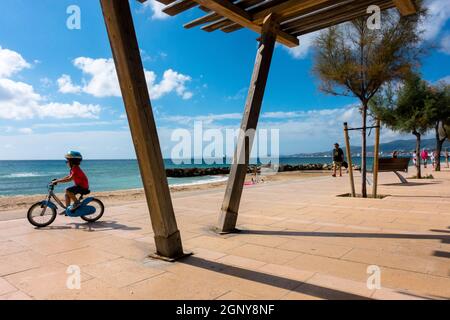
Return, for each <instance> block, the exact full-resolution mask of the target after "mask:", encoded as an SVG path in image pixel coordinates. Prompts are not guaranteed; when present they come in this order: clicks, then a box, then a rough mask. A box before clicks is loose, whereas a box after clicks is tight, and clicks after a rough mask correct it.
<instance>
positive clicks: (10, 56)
mask: <svg viewBox="0 0 450 320" xmlns="http://www.w3.org/2000/svg"><path fill="white" fill-rule="evenodd" d="M30 67H31V65H30V64H29V63H28V62H26V61H25V59H24V58H23V57H22V56H21V55H20V54H19V53H17V52H15V51H12V50H8V49H3V48H2V47H0V78H3V77H5V78H6V77H10V76H12V75H13V74H15V73H17V72H19V71H21V70H23V69H27V68H30Z"/></svg>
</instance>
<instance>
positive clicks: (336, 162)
mask: <svg viewBox="0 0 450 320" xmlns="http://www.w3.org/2000/svg"><path fill="white" fill-rule="evenodd" d="M343 162H344V151H342V149H341V148H340V147H339V143H335V144H334V149H333V177H336V174H337V169H338V167H339V176H340V177H342V163H343Z"/></svg>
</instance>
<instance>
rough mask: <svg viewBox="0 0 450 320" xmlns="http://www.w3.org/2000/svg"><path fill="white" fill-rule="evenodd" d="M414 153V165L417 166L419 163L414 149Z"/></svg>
mask: <svg viewBox="0 0 450 320" xmlns="http://www.w3.org/2000/svg"><path fill="white" fill-rule="evenodd" d="M412 155H413V163H414V166H416V165H417V153H416V152H415V151H414V152H413V154H412Z"/></svg>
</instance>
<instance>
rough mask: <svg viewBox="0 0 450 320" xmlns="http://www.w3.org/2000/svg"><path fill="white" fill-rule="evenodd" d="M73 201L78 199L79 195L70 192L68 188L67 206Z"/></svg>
mask: <svg viewBox="0 0 450 320" xmlns="http://www.w3.org/2000/svg"><path fill="white" fill-rule="evenodd" d="M71 201H72V202H73V203H75V202H76V201H77V197H76V196H75V194H74V193H73V192H70V191H69V190H66V207H69V206H70V204H71Z"/></svg>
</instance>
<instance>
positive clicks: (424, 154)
mask: <svg viewBox="0 0 450 320" xmlns="http://www.w3.org/2000/svg"><path fill="white" fill-rule="evenodd" d="M420 157H421V158H422V161H423V166H424V168H426V167H427V162H428V151H427V150H426V149H425V148H424V149H423V150H422V152H421V153H420Z"/></svg>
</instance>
